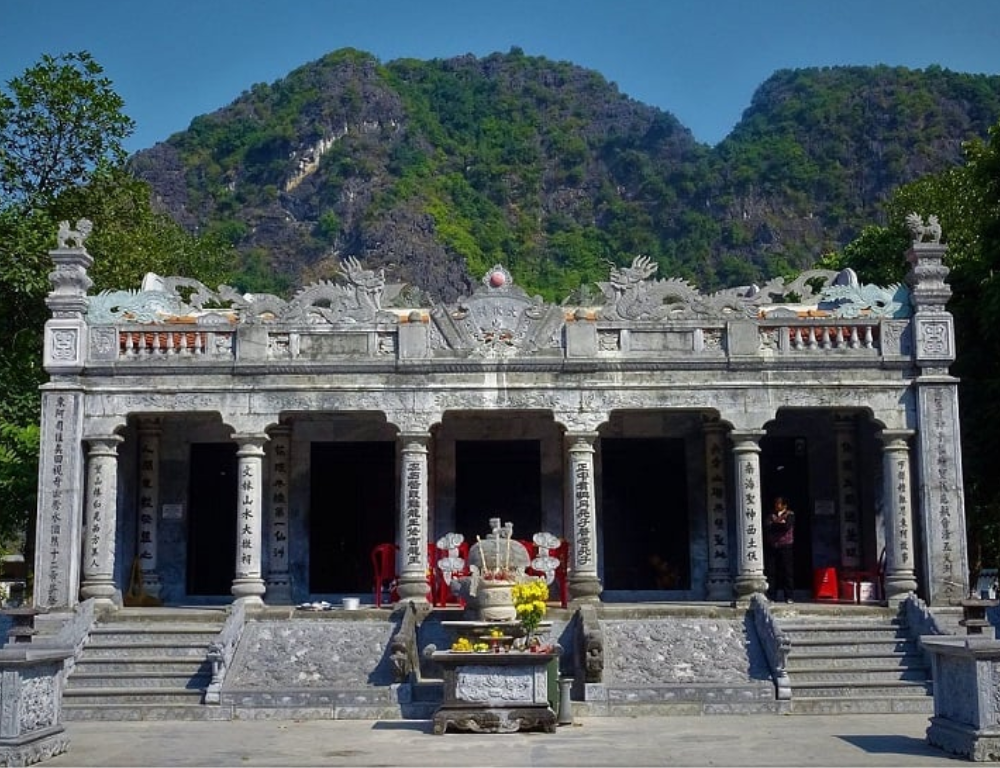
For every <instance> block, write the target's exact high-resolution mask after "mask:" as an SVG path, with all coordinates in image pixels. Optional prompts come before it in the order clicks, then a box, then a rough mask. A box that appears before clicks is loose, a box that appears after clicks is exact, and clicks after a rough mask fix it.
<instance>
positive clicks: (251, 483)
mask: <svg viewBox="0 0 1000 768" xmlns="http://www.w3.org/2000/svg"><path fill="white" fill-rule="evenodd" d="M239 493H240V536H239V539H240V551H239V563H238V567H237V569H236V570H237V575H238V576H249V575H254V574H255V571H256V570H257V569H256V568H255V567H254V566H255V565H256V563H254V546H253V540H254V528H255V526H254V523H255V522H256V520H257V483H256V477H255V473H254V471H253V467H252V466H250V463H249V462H248V461H244V460H241V461H240V478H239Z"/></svg>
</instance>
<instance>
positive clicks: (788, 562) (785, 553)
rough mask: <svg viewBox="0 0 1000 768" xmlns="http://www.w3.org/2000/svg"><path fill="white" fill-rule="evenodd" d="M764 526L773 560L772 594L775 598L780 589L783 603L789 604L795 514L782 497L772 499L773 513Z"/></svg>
mask: <svg viewBox="0 0 1000 768" xmlns="http://www.w3.org/2000/svg"><path fill="white" fill-rule="evenodd" d="M764 525H765V528H766V529H767V544H768V546H769V547H770V549H771V557H772V559H773V567H772V569H771V572H772V574H773V575H774V585H773V587H772V590H773V594H774V596H775V597H777V596H778V590H779V589H780V590H781V591H782V592H783V593H784V597H785V602H786V603H790V602H792V600H793V599H794V598H793V595H794V592H795V513H794V512H793V511H792V510H790V509H789V508H788V502H787V501H786V500H785V498H784V497H783V496H777V497H776V498H775V499H774V511H773V512H771V514H770V515H768V517H767V520H766V521H765V523H764Z"/></svg>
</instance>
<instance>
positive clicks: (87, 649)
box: [81, 642, 208, 663]
mask: <svg viewBox="0 0 1000 768" xmlns="http://www.w3.org/2000/svg"><path fill="white" fill-rule="evenodd" d="M207 653H208V646H207V645H172V644H171V643H169V642H167V643H152V642H149V643H142V644H141V645H136V644H133V643H106V644H101V645H86V646H84V649H83V654H82V656H81V658H83V659H87V660H88V661H89V660H94V661H97V660H101V661H107V660H119V661H125V660H144V659H152V658H158V657H162V656H170V657H172V658H174V659H188V660H189V662H190V663H197V662H199V661H201V660H204V659H205V657H206V654H207Z"/></svg>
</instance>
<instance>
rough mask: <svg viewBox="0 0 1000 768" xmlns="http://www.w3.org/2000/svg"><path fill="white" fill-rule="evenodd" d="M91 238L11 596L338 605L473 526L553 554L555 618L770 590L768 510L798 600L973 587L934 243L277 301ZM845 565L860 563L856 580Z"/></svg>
mask: <svg viewBox="0 0 1000 768" xmlns="http://www.w3.org/2000/svg"><path fill="white" fill-rule="evenodd" d="M88 230H89V223H86V222H83V221H81V222H78V223H77V225H76V229H75V230H72V229H70V228H69V227H68V226H65V227H64V228H63V230H62V231H61V233H60V238H59V245H58V248H57V249H56V250H54V251H53V252H52V253H51V257H52V259H53V261H54V263H55V269H54V271H53V272H52V274H51V280H52V285H53V289H52V291H51V293H50V294H49V297H48V300H47V301H48V306H49V307H50V309H51V312H52V316H51V319H50V320H49V321H48V322H47V324H46V328H45V353H44V364H45V368H46V371H47V372H48V374H49V376H50V380H49V381H48V383H46V384H45V385H44V387H43V393H42V421H41V428H42V438H41V446H42V447H41V457H40V458H41V461H40V477H39V496H38V517H37V539H36V541H37V545H36V551H35V554H34V602H35V604H36V606H38V607H40V608H49V609H62V610H65V609H72V608H73V606H75V605H77V604H79V603H80V602H81V601H83V600H86V599H88V598H94V599H95V601H96V602H97V603H103V604H107V605H109V606H110V605H120V604H121V601H122V595H123V593H125V592H126V590H127V589H129V587H130V585H134V580H135V579H136V578H137V577H138V578H139V579H141V583H142V590H143V592H144V593H145V594H148V595H152V596H154V597H155V598H156V599H157V600H158V601H159V602H161V603H162V604H164V605H171V604H173V605H192V604H193V605H198V604H206V605H211V604H224V603H229V602H231V601H237V602H240V603H243V604H247V605H258V604H260V603H261V602H263V603H264V604H265V605H295V604H298V603H301V602H303V601H310V600H322V599H331V598H332V597H334V596H336V597H337V598H338V599H339V597H341V596H344V595H359V596H361V597H362V598H364V599H365V602H370V601H371V597H372V568H371V562H370V553H371V551H372V549H373V548H374V547H375V546H376V545H377V544H379V543H384V542H395V543H396V544H397V545H398V547H399V549H398V554H397V561H396V564H395V565H396V568H395V571H396V575H397V577H398V578H397V584H396V593H395V594H396V599H397V600H398V601H403V602H405V601H410V602H414V603H422V602H424V601H426V600H427V596H428V577H427V572H428V565H429V563H428V544H429V543H433V542H434V541H436V540H437V539H438V538H439V537H441V536H443V535H444V534H445V533H448V532H453V531H454V532H461V533H463V534H464V536H465V539H466V540H467V541H468V540H472V539H475V537H476V535H477V534H479V533H482V532H484V531H485V529H486V521H487V520H488V519H490V518H501V519H502V520H503V521H504V522H508V521H509V522H511V523H512V524H513V530H514V532H515V533H514V535H515V536H518V535H520V536H521V537H523V538H525V539H530V538H531V535H532V534H533V533H534V532H537V531H546V532H551V533H553V534H555V535H557V536H559V537H561V538H562V539H565V540H566V541H567V542H568V543H569V549H568V564H567V565H568V568H567V571H568V590H569V600H570V605H571V606H572V605H579V604H588V603H603V602H616V601H617V602H623V601H628V602H640V603H641V602H643V601H679V602H685V601H689V602H699V601H722V602H730V603H733V604H734V605H739V604H740V603H741V602H746V601H749V600H750V598H751V597H752V596H753V595H755V594H757V593H762V592H764V591H766V589H767V579H766V575H765V568H764V566H765V562H764V554H765V551H764V539H763V535H762V523H763V515H764V514H765V513H766V511H768V510H769V509H770V507H771V501H772V499H773V497H774V496H777V495H781V496H784V497H785V498H787V499H788V500H789V502H790V505H791V507H792V509H794V510H795V512H796V514H797V534H796V562H795V569H796V581H797V588H798V590H799V594H797V595H796V597H797V598H801V599H803V600H809V599H812V598H815V597H816V595H815V593H814V586H815V580H816V574H817V573H822V572H825V571H824V569H831V568H832V569H835V570H836V572H837V573H838V574H841V575H843V574H850V573H862V574H864V573H867V574H869V575H870V574H875V573H879V574H880V575H881V581H882V582H883V584H884V591H883V593H882V599H883V601H884V602H886V603H888V604H889V605H890V606H891V605H893V604H898V603H899V602H900V601H902V600H903V599H904V598H905V597H906V595H908V594H909V593H915V594H917V595H919V596H920V598H921V599H923V600H924V601H926V603H927V604H928V605H945V604H948V603H949V602H950V601H952V600H956V599H959V598H962V597H964V596H966V594H967V593H968V586H969V585H968V578H969V577H968V573H967V569H968V564H967V553H966V545H965V513H964V508H963V497H962V465H961V458H960V452H959V426H958V404H957V381H956V379H955V378H954V377H952V376H951V375H950V374H949V365H950V364H951V363H952V362H953V360H954V357H955V343H954V329H953V320H952V317H951V315H950V314H949V313H948V312H947V311H946V308H945V305H946V302H947V300H948V298H949V295H950V289H949V288H948V286H947V283H946V277H947V269H946V268H945V267H944V266H943V263H942V259H943V256H944V254H945V249H946V247H945V246H944V245H942V244H941V243H940V242H939V237H933V236H932V237H931V239H930V240H929V241H926V242H925V240H926V239H927V238H926V237H924V236H922V235H920V234H915V236H914V242H913V244H912V248H911V249H910V250H909V252H908V253H907V254H906V258H907V259H908V261H909V264H910V271H909V275H908V278H907V280H906V284H905V285H893V286H889V287H878V286H872V285H861V284H858V281H857V280H856V278H855V277H854V275H853V273H850V272H849V271H845V272H843V273H839V274H835V273H832V272H823V271H816V272H808V273H805V274H803V275H802V276H801V277H800V278H798V279H797V280H795V281H794V282H790V283H787V284H786V283H785V282H784V281H783V280H780V279H778V280H774V281H772V282H770V283H768V284H767V285H764V286H762V287H758V286H753V287H750V288H742V289H733V290H726V291H721V292H719V293H714V294H706V293H702V292H701V291H700V290H699V289H697V288H696V287H694V286H692V285H690V284H689V283H687V282H685V281H683V280H678V279H664V278H660V277H657V275H656V266H655V264H653V263H651V262H650V261H649V260H647V259H645V258H643V257H638V258H636V259H635V260H634V261H633V262H632V263H631V264H630V265H629V266H626V267H615V268H612V269H611V270H610V275H609V278H608V280H607V282H604V283H601V284H600V289H601V297H600V299H599V300H596V301H589V302H587V303H585V304H584V303H572V302H565V303H563V304H553V303H548V302H546V301H543V300H541V299H540V298H537V297H532V296H530V295H528V294H527V293H526V292H525V291H524V290H522V289H521V288H520V287H519V286H518V285H517V281H516V275H512V274H510V273H509V272H508V271H507V269H505V267H504V266H503V265H500V264H498V265H496V266H495V267H493V268H492V269H490V270H489V271H488V273H487V274H486V275H484V276H483V278H482V284H481V286H480V287H479V288H478V289H477V290H475V291H474V292H472V294H471V295H469V296H466V297H465V298H463V299H461V300H460V301H457V302H455V303H452V304H434V305H433V306H416V307H413V306H409V307H408V306H405V303H406V302H405V301H404V297H405V296H406V295H407V294H406V292H405V291H403V290H402V288H403V287H402V286H399V285H390V284H387V283H386V281H385V278H384V275H383V274H382V273H381V272H379V271H377V270H372V269H368V268H366V267H365V266H364V265H363V264H361V263H360V262H358V261H356V260H353V259H350V260H347V261H345V262H344V263H343V269H342V274H341V275H340V276H338V278H337V279H336V280H334V281H322V282H318V283H314V284H312V285H309V286H307V287H305V288H303V289H302V290H300V291H299V292H298V293H297V294H295V295H294V296H293V297H292V298H290V299H281V298H278V297H275V296H270V295H242V294H239V293H238V292H237V291H235V290H234V289H232V288H229V287H226V286H221V287H219V288H218V289H216V290H210V289H209V288H207V287H206V286H204V285H202V284H201V283H199V282H197V281H195V280H191V279H185V278H183V277H159V276H156V275H149V276H147V278H146V280H145V281H144V282H143V285H142V287H141V288H140V289H139V290H136V289H135V288H134V287H123V290H120V291H110V292H103V293H98V294H92V293H89V289H90V287H91V281H90V279H89V278H88V275H87V270H88V268H89V267H90V266H91V264H92V258H91V256H90V255H88V253H87V251H86V248H85V242H84V241H85V236H86V232H87V231H88ZM869 577H870V576H869Z"/></svg>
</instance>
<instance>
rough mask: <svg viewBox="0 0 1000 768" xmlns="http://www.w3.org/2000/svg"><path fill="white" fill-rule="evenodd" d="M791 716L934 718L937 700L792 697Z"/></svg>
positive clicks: (931, 698)
mask: <svg viewBox="0 0 1000 768" xmlns="http://www.w3.org/2000/svg"><path fill="white" fill-rule="evenodd" d="M789 714H792V715H903V714H917V715H932V714H934V699H933V697H931V696H874V695H873V696H864V697H862V698H856V697H840V696H823V697H817V698H793V699H792V701H791V706H790V708H789Z"/></svg>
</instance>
